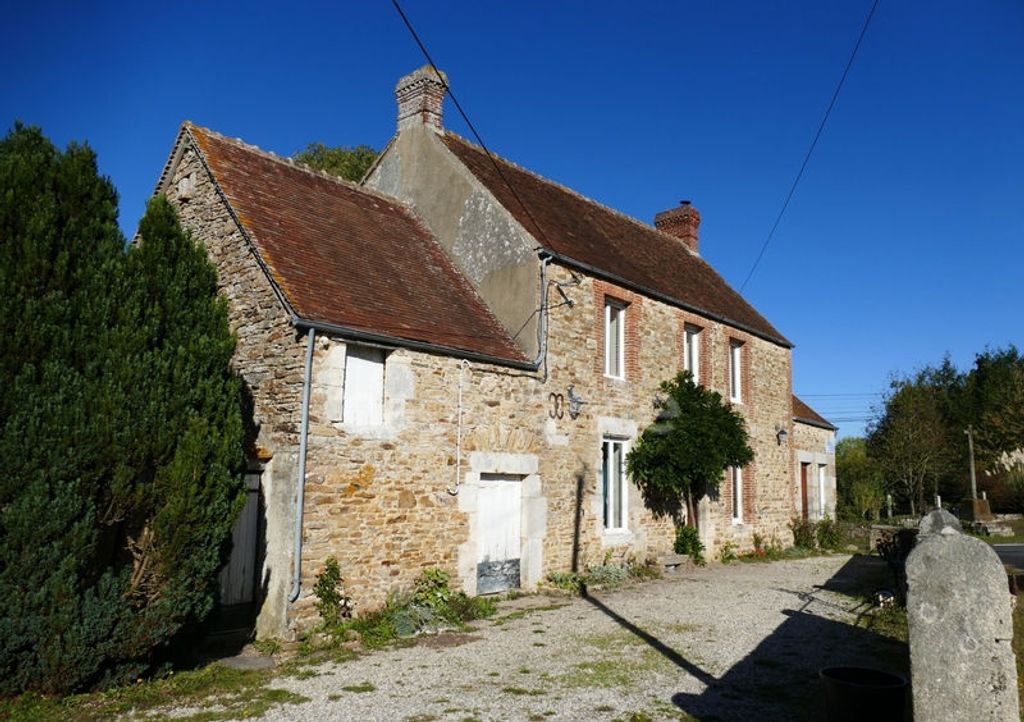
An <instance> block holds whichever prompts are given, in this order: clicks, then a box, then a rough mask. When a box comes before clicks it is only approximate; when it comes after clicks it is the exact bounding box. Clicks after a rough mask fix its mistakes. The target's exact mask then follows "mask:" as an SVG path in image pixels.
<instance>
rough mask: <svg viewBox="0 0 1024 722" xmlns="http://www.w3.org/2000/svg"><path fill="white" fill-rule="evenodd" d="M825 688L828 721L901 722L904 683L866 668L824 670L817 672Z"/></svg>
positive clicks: (904, 690)
mask: <svg viewBox="0 0 1024 722" xmlns="http://www.w3.org/2000/svg"><path fill="white" fill-rule="evenodd" d="M818 676H819V677H820V678H821V683H822V686H823V687H824V689H825V719H826V720H828V722H866V721H867V720H870V721H871V722H903V720H904V714H905V709H906V705H907V680H906V679H904V678H903V677H901V676H899V675H898V674H890V673H889V672H882V671H880V670H877V669H868V668H866V667H825V668H823V669H821V670H820V671H819V672H818Z"/></svg>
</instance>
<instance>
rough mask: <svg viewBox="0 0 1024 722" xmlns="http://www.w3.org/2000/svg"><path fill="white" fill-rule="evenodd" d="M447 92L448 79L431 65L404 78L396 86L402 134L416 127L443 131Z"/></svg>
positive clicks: (399, 126)
mask: <svg viewBox="0 0 1024 722" xmlns="http://www.w3.org/2000/svg"><path fill="white" fill-rule="evenodd" d="M439 73H440V75H439ZM447 88H448V76H447V75H445V74H444V73H442V72H441V71H437V72H435V71H434V69H433V68H432V67H431V66H429V65H424V66H423V67H422V68H419V69H418V70H414V71H413V72H411V73H409V74H408V75H406V76H404V77H403V78H401V79H400V80H399V81H398V84H397V85H396V86H395V100H396V101H398V130H399V132H401V131H403V130H405V129H406V128H409V127H412V126H414V125H425V126H427V127H429V128H434V129H436V130H440V129H441V128H442V127H443V125H442V121H443V118H444V116H443V114H442V106H443V105H444V95H445V92H447Z"/></svg>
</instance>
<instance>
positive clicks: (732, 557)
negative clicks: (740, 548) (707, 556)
mask: <svg viewBox="0 0 1024 722" xmlns="http://www.w3.org/2000/svg"><path fill="white" fill-rule="evenodd" d="M737 558H738V557H737V555H736V545H735V544H733V543H732V542H731V541H725V542H722V547H721V548H720V549H719V550H718V561H720V562H722V564H731V563H732V562H734V561H736V559H737Z"/></svg>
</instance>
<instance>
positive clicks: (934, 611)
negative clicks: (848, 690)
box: [906, 510, 1020, 722]
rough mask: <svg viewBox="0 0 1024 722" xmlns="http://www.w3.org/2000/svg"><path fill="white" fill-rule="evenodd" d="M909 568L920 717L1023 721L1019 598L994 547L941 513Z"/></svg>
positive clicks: (928, 721)
mask: <svg viewBox="0 0 1024 722" xmlns="http://www.w3.org/2000/svg"><path fill="white" fill-rule="evenodd" d="M906 568H907V620H908V623H909V634H910V671H911V689H912V692H913V700H914V719H915V720H916V722H946V720H948V721H949V722H954V720H956V721H957V722H959V721H960V720H967V719H969V720H986V721H989V720H992V721H995V720H998V721H1000V722H1002V721H1005V722H1018V721H1019V720H1020V712H1019V704H1018V699H1017V667H1016V662H1015V659H1014V655H1013V649H1012V648H1011V646H1010V642H1011V640H1012V638H1013V621H1012V619H1011V599H1012V598H1011V596H1010V593H1009V588H1008V584H1007V581H1006V572H1005V571H1004V569H1003V565H1002V564H1001V563H1000V561H999V557H997V556H996V553H995V551H994V550H993V549H992V547H990V546H989V545H988V544H986V543H985V542H983V541H981V540H979V539H975V538H973V537H970V536H967V535H966V534H963V533H962V532H961V531H960V523H959V522H958V521H957V520H956V518H955V517H954V516H953V515H951V514H949V513H948V512H945V511H941V510H936V511H933V512H931V513H930V514H928V515H926V516H925V517H924V518H923V519H922V520H921V531H920V534H919V536H918V542H917V546H916V547H915V548H914V550H913V551H912V552H911V553H910V556H909V557H908V559H907V567H906Z"/></svg>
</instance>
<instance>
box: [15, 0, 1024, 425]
mask: <svg viewBox="0 0 1024 722" xmlns="http://www.w3.org/2000/svg"><path fill="white" fill-rule="evenodd" d="M870 5H871V2H870V0H857V1H856V2H854V1H853V0H849V1H844V2H829V3H822V2H817V1H816V0H802V1H799V2H798V1H795V0H794V1H793V2H732V3H730V2H714V1H713V0H705V1H703V2H685V3H683V2H680V3H674V2H673V3H669V2H646V1H644V0H636V1H634V2H631V3H611V2H607V3H603V2H586V3H584V2H582V1H579V2H571V1H564V2H550V1H549V2H522V1H519V2H515V3H490V2H479V0H476V1H475V2H440V3H438V2H431V3H426V2H420V1H418V0H405V3H404V4H403V7H404V9H405V11H406V13H407V14H408V15H409V17H410V19H411V20H412V22H413V23H414V25H415V26H416V28H417V30H418V31H419V33H420V35H421V37H422V38H423V40H424V42H425V43H426V45H427V47H428V48H429V50H430V51H431V53H432V54H433V56H434V59H435V60H436V61H437V63H438V65H439V66H440V67H441V68H442V69H443V70H445V71H446V72H447V73H448V76H449V80H450V82H451V84H452V87H453V88H454V90H455V93H456V95H457V97H458V98H459V100H460V102H461V103H462V105H463V107H464V108H465V109H466V111H467V112H468V113H469V116H470V118H471V119H472V121H473V123H474V125H476V127H477V129H478V130H479V131H480V133H481V135H482V136H483V138H484V140H485V141H486V143H487V144H488V146H489V147H490V148H491V149H492V150H493V151H495V152H496V153H499V154H500V155H502V156H504V157H506V158H509V159H511V160H513V161H515V162H517V163H519V164H521V165H524V166H526V167H528V168H530V169H532V170H534V171H536V172H538V173H540V174H542V175H545V176H547V177H550V178H552V179H554V180H557V181H559V182H562V183H564V184H566V185H569V186H571V187H573V188H575V189H577V190H578V191H580V192H582V193H583V194H585V195H587V196H589V197H591V198H594V199H596V200H598V201H601V202H603V203H605V204H607V205H609V206H612V207H614V208H617V209H619V210H621V211H623V212H625V213H627V214H629V215H632V216H634V217H636V218H639V219H641V220H645V221H651V220H652V219H653V217H654V214H655V213H657V212H658V211H659V210H664V209H666V208H669V207H671V206H673V205H675V204H676V203H677V202H678V201H679V200H680V199H683V198H686V199H691V200H692V201H693V203H694V205H696V206H697V207H698V208H699V209H700V211H701V214H702V216H703V223H702V226H701V251H702V254H703V255H704V257H705V258H706V259H707V260H708V261H709V262H710V263H711V264H712V265H714V266H715V267H716V268H717V269H718V270H719V272H720V273H722V275H723V276H724V277H725V278H726V280H727V281H729V282H730V283H732V284H733V285H734V286H736V287H738V286H739V285H740V284H741V283H742V282H743V279H744V278H745V277H746V276H747V273H748V271H749V270H750V267H751V264H752V263H753V261H754V258H755V257H756V256H757V253H758V250H759V249H760V247H761V244H762V243H763V242H764V239H765V237H766V235H767V233H768V231H769V229H770V228H771V225H772V222H773V221H774V220H775V216H776V214H777V213H778V211H779V209H780V207H781V205H782V202H783V200H784V199H785V196H786V193H787V191H788V189H789V185H790V183H791V182H792V179H793V177H794V175H795V174H796V172H797V170H798V168H799V166H800V163H801V161H802V159H803V156H804V153H805V152H806V149H807V146H808V144H809V143H810V140H811V138H812V137H813V135H814V132H815V130H816V129H817V127H818V124H819V122H820V121H821V117H822V114H823V113H824V110H825V107H826V106H827V103H828V100H829V98H830V97H831V95H832V92H833V90H834V89H835V85H836V82H837V81H838V78H839V75H840V73H841V72H842V69H843V67H844V65H845V63H846V61H847V59H848V57H849V54H850V51H851V49H852V48H853V44H854V42H855V41H856V39H857V36H858V34H859V32H860V29H861V26H862V24H863V22H864V19H865V17H866V16H867V13H868V10H869V9H870ZM0 60H2V62H3V66H4V67H6V68H7V71H6V72H5V73H3V75H2V76H0V120H2V121H3V123H4V124H5V126H6V127H10V126H11V125H12V124H13V122H14V121H15V120H16V119H20V120H23V121H25V122H27V123H32V124H37V125H40V126H42V128H43V130H44V132H46V133H47V135H49V136H50V137H51V138H52V139H53V140H54V142H56V143H57V144H58V145H61V146H63V145H65V144H66V143H67V142H69V141H71V140H84V141H87V142H88V143H89V144H90V145H91V146H92V147H93V148H94V149H95V150H96V151H97V153H98V155H99V162H100V168H101V170H102V172H103V173H105V174H107V175H109V176H110V177H111V178H112V179H113V181H114V183H115V185H116V186H117V188H118V191H119V192H120V194H121V223H122V226H123V227H124V229H125V231H126V233H129V234H130V233H131V232H132V231H133V230H134V227H135V224H136V223H137V221H138V219H139V217H140V216H141V214H142V211H143V208H144V205H145V200H146V198H147V197H148V196H149V194H150V193H151V192H152V189H153V186H154V184H155V182H156V179H157V176H158V174H159V172H160V169H161V167H162V165H163V163H164V161H165V159H166V156H167V153H168V151H169V149H170V145H171V142H172V140H173V138H174V135H175V132H176V130H177V127H178V125H179V124H180V122H181V121H182V120H184V119H186V118H187V119H190V120H193V121H195V122H197V123H199V124H201V125H205V126H208V127H210V128H213V129H214V130H217V131H219V132H222V133H224V134H226V135H230V136H237V137H241V138H243V139H244V140H246V141H247V142H250V143H254V144H257V145H259V146H261V147H262V148H265V149H267V150H271V151H274V152H277V153H280V154H282V155H290V154H292V153H294V152H295V151H297V150H299V149H301V148H302V147H303V146H304V145H305V144H306V143H308V142H309V141H314V140H320V141H324V142H326V143H329V144H338V145H356V144H361V143H366V144H370V145H373V146H375V147H378V148H380V147H381V146H383V144H384V143H386V142H387V140H388V138H389V137H390V135H391V133H392V132H393V130H394V123H395V106H394V99H393V95H392V92H393V88H394V84H395V81H396V80H397V79H398V78H399V77H400V76H401V75H403V74H405V73H407V72H409V71H410V70H412V69H414V68H416V67H419V66H420V65H422V64H423V62H424V61H423V57H422V56H421V54H420V51H419V49H418V48H417V47H416V45H415V43H414V42H413V40H412V39H411V37H410V36H409V34H408V33H407V31H406V29H405V27H404V26H403V24H402V22H401V20H400V18H399V17H398V15H397V13H396V12H395V11H394V9H393V8H392V6H391V4H390V3H389V2H386V1H384V0H380V1H379V2H348V3H323V4H317V3H312V4H310V3H303V2H292V3H268V4H265V5H260V4H259V3H250V4H246V5H233V4H230V3H227V2H224V3H198V2H195V3H193V2H179V3H164V4H151V3H138V2H131V3H119V2H106V3H103V2H97V3H53V2H46V1H45V0H43V1H41V2H37V3H19V4H17V5H15V6H13V7H12V8H10V9H8V10H7V13H6V17H5V22H4V24H3V29H2V30H0ZM1022 79H1024V3H1021V2H1017V1H1016V0H979V1H978V2H974V3H967V4H965V3H962V2H951V1H949V0H938V1H936V2H924V1H923V0H920V1H916V2H915V1H912V0H911V1H908V2H893V1H892V0H883V1H882V2H881V4H880V6H879V9H878V11H877V13H876V15H875V17H874V20H873V21H872V24H871V27H870V29H869V30H868V34H867V36H866V38H865V40H864V43H863V45H862V46H861V49H860V53H859V55H858V57H857V60H856V62H855V64H854V66H853V69H852V71H851V73H850V76H849V78H848V79H847V81H846V85H845V87H844V90H843V93H842V95H841V97H840V98H839V101H838V103H837V104H836V107H835V109H834V111H833V114H832V117H831V119H830V121H829V125H828V126H827V128H826V129H825V133H824V135H823V136H822V138H821V140H820V142H819V144H818V147H817V150H816V151H815V154H814V156H813V157H812V159H811V162H810V164H809V166H808V168H807V171H806V172H805V174H804V177H803V180H802V182H801V185H800V187H799V188H798V189H797V192H796V195H795V196H794V198H793V201H792V203H791V204H790V206H789V209H788V211H787V213H786V216H785V217H784V218H783V220H782V223H781V225H780V226H779V229H778V231H777V232H776V234H775V237H774V240H773V241H772V243H771V245H770V246H769V248H768V250H767V252H766V254H765V256H764V259H763V260H762V261H761V264H760V266H759V268H758V269H757V272H756V274H755V275H754V276H753V278H752V279H751V281H750V282H749V283H748V284H747V287H746V288H745V291H744V295H745V296H747V298H748V299H749V300H750V301H751V302H752V303H753V304H754V305H755V306H756V307H757V308H758V309H759V310H760V311H761V312H762V313H764V314H765V315H766V316H767V317H768V318H769V319H770V320H771V321H772V323H773V324H775V326H776V327H777V328H779V329H780V330H781V331H782V332H783V333H784V334H785V335H787V336H788V337H789V338H790V339H791V340H793V341H794V342H795V343H796V346H797V348H796V349H795V351H794V362H793V366H794V389H795V391H796V392H797V393H798V394H800V395H803V396H804V397H805V400H807V401H808V402H809V403H810V404H811V405H812V406H814V407H816V408H817V409H818V410H819V411H821V412H822V413H824V414H825V415H826V416H828V417H830V418H833V419H836V420H838V421H839V425H840V427H841V429H842V431H841V433H842V434H844V435H845V434H857V433H860V431H861V429H862V423H861V422H860V421H854V420H851V421H845V419H859V418H862V417H864V416H865V412H866V410H867V408H868V406H869V405H870V403H872V401H873V399H875V398H877V397H874V396H871V394H878V393H879V392H880V391H882V390H883V389H884V387H885V385H886V382H887V379H888V377H889V375H890V374H891V373H894V372H897V373H898V372H903V373H907V372H910V371H912V370H913V369H915V368H917V367H919V366H921V365H923V364H927V363H933V362H938V361H939V360H941V358H942V357H943V355H944V354H946V353H947V352H948V353H949V354H950V356H951V358H952V359H953V361H954V363H956V364H957V365H958V366H961V367H966V366H969V365H970V364H971V363H972V361H973V357H974V354H975V353H977V352H979V351H981V350H983V349H984V348H985V347H986V346H991V347H1001V346H1006V345H1007V344H1010V343H1014V344H1016V345H1017V346H1024V313H1022V311H1024V283H1022V282H1021V275H1022V269H1024V82H1022ZM445 120H446V125H447V126H448V127H450V128H452V129H454V130H455V131H456V132H459V133H461V134H462V135H464V136H467V137H468V136H469V132H468V130H467V129H466V127H465V125H464V124H463V122H462V120H461V119H460V118H458V116H457V114H456V112H455V109H454V107H453V106H452V105H451V103H450V102H449V103H448V104H447V105H446V117H445Z"/></svg>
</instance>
